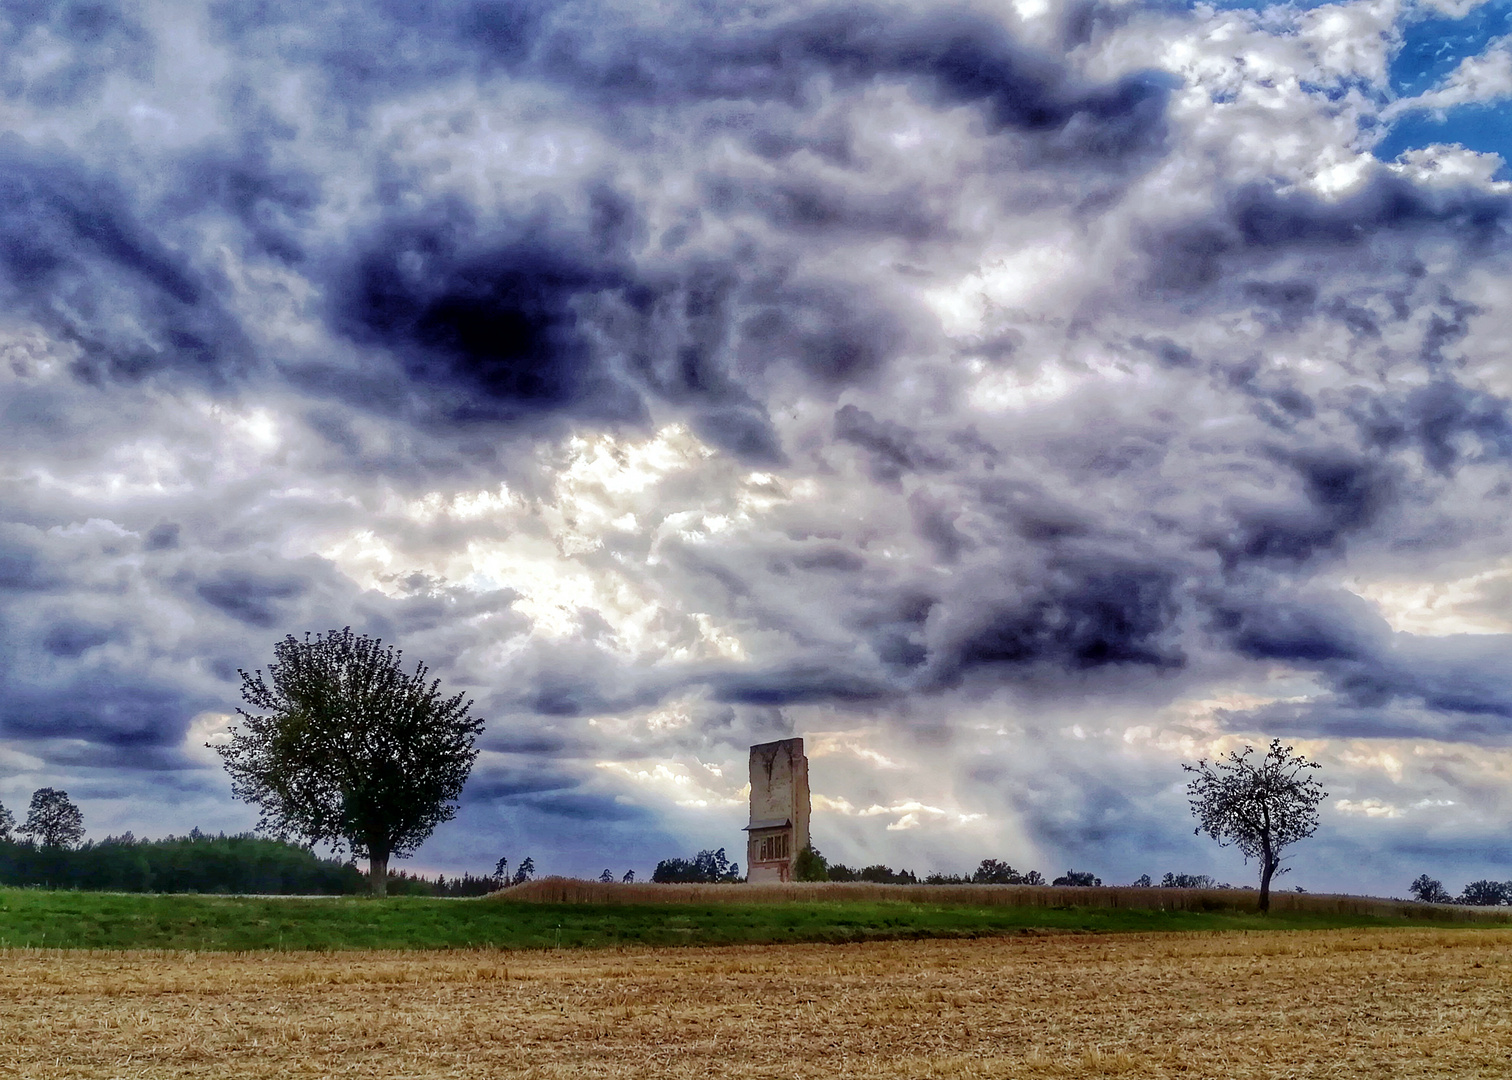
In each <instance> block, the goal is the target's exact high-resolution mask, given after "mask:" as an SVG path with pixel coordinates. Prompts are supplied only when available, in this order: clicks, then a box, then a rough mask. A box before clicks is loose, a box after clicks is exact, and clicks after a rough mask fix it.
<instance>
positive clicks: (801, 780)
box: [746, 739, 809, 884]
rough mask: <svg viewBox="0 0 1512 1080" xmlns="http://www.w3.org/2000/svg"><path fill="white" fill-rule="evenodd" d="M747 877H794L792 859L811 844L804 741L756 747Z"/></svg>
mask: <svg viewBox="0 0 1512 1080" xmlns="http://www.w3.org/2000/svg"><path fill="white" fill-rule="evenodd" d="M746 834H747V838H746V869H747V879H748V880H749V881H750V882H751V883H752V884H758V883H770V882H780V881H792V880H793V862H794V860H795V859H796V858H797V857H798V853H799V852H800V851H802V850H803V849H804V848H806V847H807V846H808V843H809V783H808V758H807V757H806V756H804V753H803V740H802V739H783V740H781V741H779V742H770V743H762V744H760V745H759V746H753V747H751V820H750V824H748V825H747V826H746Z"/></svg>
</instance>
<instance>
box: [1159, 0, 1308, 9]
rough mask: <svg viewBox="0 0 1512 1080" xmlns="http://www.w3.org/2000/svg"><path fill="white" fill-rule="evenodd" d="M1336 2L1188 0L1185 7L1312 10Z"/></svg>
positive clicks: (1304, 0) (1301, 0)
mask: <svg viewBox="0 0 1512 1080" xmlns="http://www.w3.org/2000/svg"><path fill="white" fill-rule="evenodd" d="M1337 2H1338V0H1189V2H1188V3H1187V4H1186V7H1188V8H1195V7H1197V6H1198V5H1199V4H1200V5H1201V6H1203V7H1210V8H1216V9H1217V10H1219V11H1275V10H1278V9H1282V8H1292V9H1293V10H1295V11H1312V10H1313V9H1314V8H1320V7H1327V6H1328V5H1329V4H1333V3H1337Z"/></svg>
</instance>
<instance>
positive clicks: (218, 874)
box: [0, 830, 367, 895]
mask: <svg viewBox="0 0 1512 1080" xmlns="http://www.w3.org/2000/svg"><path fill="white" fill-rule="evenodd" d="M0 885H12V886H15V885H21V886H41V887H43V888H51V889H87V890H98V891H108V892H166V893H174V892H177V893H181V892H201V893H267V894H278V893H284V894H289V893H293V894H325V895H340V894H343V893H356V892H362V891H364V890H365V889H366V887H367V886H366V879H365V878H364V877H363V875H362V873H361V871H359V870H358V869H357V867H356V866H354V865H353V864H351V863H349V862H342V861H341V860H339V859H323V858H320V857H319V856H317V855H316V854H315V853H314V852H313V851H311V850H310V849H309V848H304V847H299V846H298V845H295V844H290V843H286V842H284V841H282V840H269V839H267V838H265V837H259V836H251V835H240V836H225V835H218V836H208V835H205V834H204V833H201V832H199V831H198V830H195V831H194V832H191V833H190V834H189V835H188V836H169V837H165V838H164V839H162V840H138V839H137V838H136V837H134V836H132V835H131V833H125V834H124V835H121V836H108V837H106V838H105V839H104V840H100V841H89V842H88V843H84V844H69V845H64V844H42V843H39V842H37V841H36V840H34V839H30V838H28V839H9V840H0Z"/></svg>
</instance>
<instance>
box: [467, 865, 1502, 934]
mask: <svg viewBox="0 0 1512 1080" xmlns="http://www.w3.org/2000/svg"><path fill="white" fill-rule="evenodd" d="M491 895H493V896H495V897H498V898H500V899H503V900H523V901H528V902H531V903H540V904H719V903H723V904H783V903H793V902H808V903H814V902H837V901H839V902H844V901H862V902H877V901H894V902H899V903H907V904H943V905H947V906H950V907H1027V908H1054V907H1089V908H1124V909H1128V910H1137V911H1241V912H1252V911H1258V910H1259V907H1260V894H1259V893H1257V892H1254V891H1252V890H1249V889H1140V888H1134V887H1133V886H1098V887H1092V888H1069V887H1065V886H1055V885H874V884H870V883H868V882H843V883H841V882H794V883H791V884H787V885H656V884H642V883H637V884H629V885H627V884H621V883H619V882H601V881H581V880H579V879H576V878H561V877H549V878H542V879H541V880H540V881H531V882H527V883H525V884H523V885H512V886H510V887H509V888H507V889H501V890H500V891H498V892H496V893H493V894H491ZM1271 910H1272V911H1276V912H1297V913H1305V914H1314V915H1361V916H1373V917H1380V918H1412V919H1433V920H1441V921H1443V922H1458V923H1478V924H1486V925H1492V926H1495V925H1503V924H1509V923H1512V912H1509V911H1500V910H1498V909H1496V908H1476V907H1464V906H1460V905H1456V904H1419V903H1415V902H1413V901H1411V900H1387V899H1382V898H1379V897H1373V896H1335V895H1329V894H1323V893H1296V892H1274V893H1272V894H1271Z"/></svg>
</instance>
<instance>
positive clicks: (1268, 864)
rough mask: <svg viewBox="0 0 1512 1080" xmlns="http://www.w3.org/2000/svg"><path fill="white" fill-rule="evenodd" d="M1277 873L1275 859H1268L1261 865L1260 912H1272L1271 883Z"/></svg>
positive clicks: (1263, 913)
mask: <svg viewBox="0 0 1512 1080" xmlns="http://www.w3.org/2000/svg"><path fill="white" fill-rule="evenodd" d="M1275 873H1276V862H1275V860H1274V859H1266V860H1265V861H1264V862H1263V863H1262V864H1261V867H1260V914H1262V915H1265V914H1268V913H1269V912H1270V883H1271V878H1272V877H1273V876H1275Z"/></svg>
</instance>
